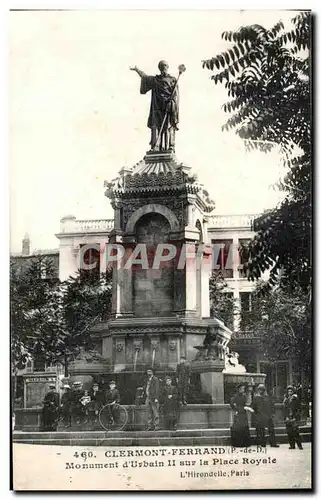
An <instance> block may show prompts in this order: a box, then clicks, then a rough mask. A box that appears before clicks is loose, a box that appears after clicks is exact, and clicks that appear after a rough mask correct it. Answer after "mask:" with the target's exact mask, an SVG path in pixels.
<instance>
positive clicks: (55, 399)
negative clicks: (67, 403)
mask: <svg viewBox="0 0 321 500" xmlns="http://www.w3.org/2000/svg"><path fill="white" fill-rule="evenodd" d="M48 388H49V391H48V392H47V394H46V395H45V397H44V400H43V409H42V423H43V430H44V431H56V430H57V424H58V410H59V394H58V392H56V384H49V386H48Z"/></svg>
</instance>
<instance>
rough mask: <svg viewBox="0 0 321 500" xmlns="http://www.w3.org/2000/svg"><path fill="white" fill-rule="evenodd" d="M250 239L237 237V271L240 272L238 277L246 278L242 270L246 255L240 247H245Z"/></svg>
mask: <svg viewBox="0 0 321 500" xmlns="http://www.w3.org/2000/svg"><path fill="white" fill-rule="evenodd" d="M250 241H251V240H250V239H239V260H240V263H239V272H240V278H246V274H245V272H244V264H246V262H247V256H246V252H244V250H242V247H247V246H248V244H249V242H250Z"/></svg>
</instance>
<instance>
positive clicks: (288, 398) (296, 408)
mask: <svg viewBox="0 0 321 500" xmlns="http://www.w3.org/2000/svg"><path fill="white" fill-rule="evenodd" d="M283 412H284V420H285V427H286V432H287V435H288V440H289V445H290V450H294V449H295V443H296V444H297V446H298V448H299V450H302V449H303V447H302V441H301V437H300V433H299V420H300V413H301V407H300V401H299V398H298V396H297V395H296V394H295V392H294V387H293V386H292V385H289V386H288V387H287V389H286V395H285V398H284V401H283Z"/></svg>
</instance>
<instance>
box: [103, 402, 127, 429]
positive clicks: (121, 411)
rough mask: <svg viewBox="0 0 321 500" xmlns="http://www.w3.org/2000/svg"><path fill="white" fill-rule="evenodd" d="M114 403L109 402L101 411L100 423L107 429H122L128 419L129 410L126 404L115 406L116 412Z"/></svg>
mask: <svg viewBox="0 0 321 500" xmlns="http://www.w3.org/2000/svg"><path fill="white" fill-rule="evenodd" d="M114 405H115V404H114V403H107V404H106V405H104V406H103V407H102V408H101V409H100V411H99V416H98V418H99V423H100V425H101V426H102V427H103V428H104V429H105V431H121V430H122V429H123V428H124V427H125V425H126V424H127V421H128V412H127V410H126V408H125V407H124V406H121V405H117V406H115V410H116V412H115V411H114V413H113V412H112V407H113V406H114Z"/></svg>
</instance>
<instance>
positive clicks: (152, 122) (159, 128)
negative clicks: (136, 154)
mask: <svg viewBox="0 0 321 500" xmlns="http://www.w3.org/2000/svg"><path fill="white" fill-rule="evenodd" d="M181 68H184V69H183V70H182V71H185V66H183V65H181V66H179V75H180V74H181V73H182V71H181ZM158 69H159V71H160V74H159V75H156V76H148V75H146V74H145V73H144V72H143V71H141V70H140V69H138V68H137V66H131V67H130V70H131V71H135V72H136V73H137V74H138V75H139V76H140V78H141V84H140V93H141V94H146V93H147V92H149V91H150V90H151V92H152V98H151V105H150V112H149V117H148V122H147V126H148V127H149V128H150V129H151V141H150V145H151V149H152V150H153V151H155V150H158V149H159V150H162V151H174V150H175V132H176V130H178V122H179V109H178V108H179V94H178V86H177V81H178V79H176V78H175V77H174V76H171V75H170V74H169V73H168V64H167V62H166V61H160V63H159V64H158Z"/></svg>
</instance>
